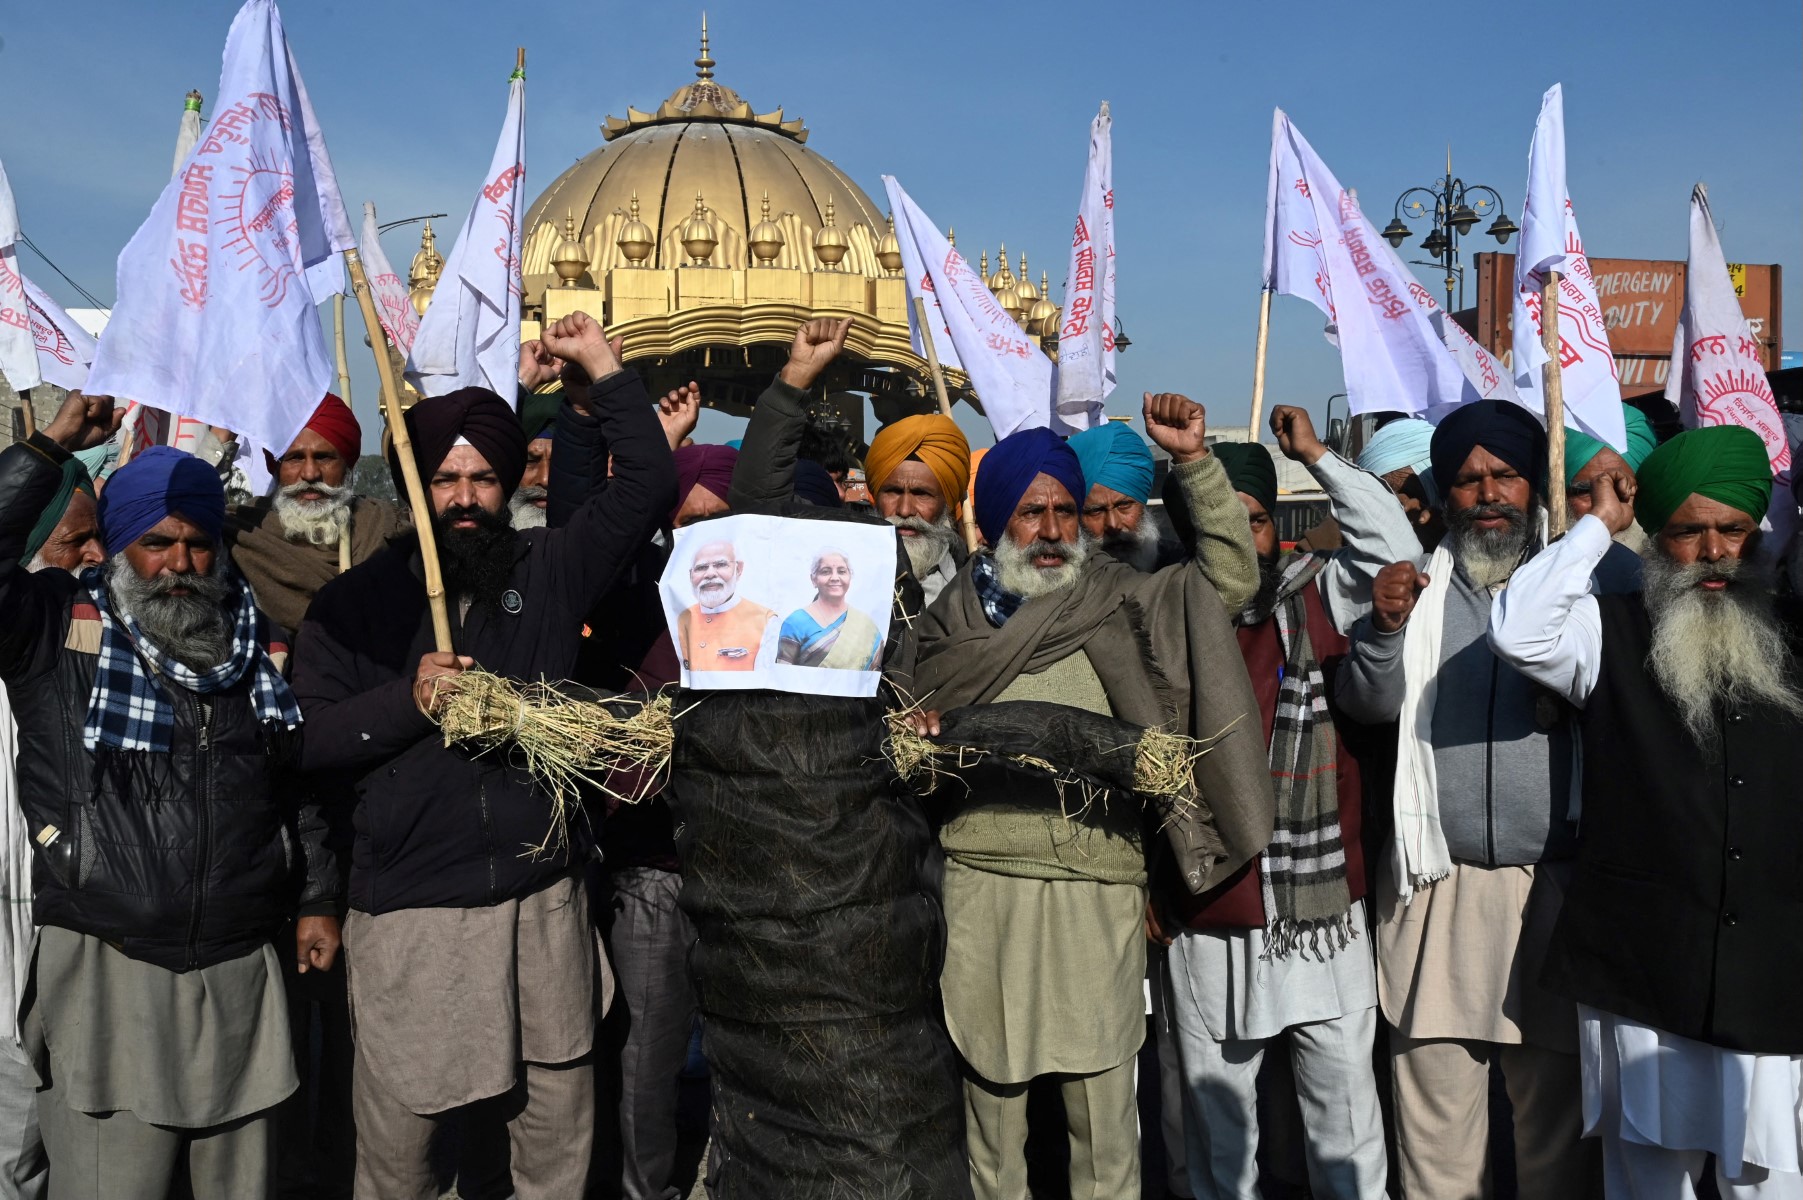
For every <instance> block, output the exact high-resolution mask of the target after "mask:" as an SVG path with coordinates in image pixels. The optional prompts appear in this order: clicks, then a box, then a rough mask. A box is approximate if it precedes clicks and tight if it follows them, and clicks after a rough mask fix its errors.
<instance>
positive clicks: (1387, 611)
mask: <svg viewBox="0 0 1803 1200" xmlns="http://www.w3.org/2000/svg"><path fill="white" fill-rule="evenodd" d="M1428 582H1429V581H1428V577H1427V576H1426V575H1423V574H1422V573H1421V572H1420V571H1418V570H1416V569H1415V564H1414V563H1408V562H1399V563H1391V564H1390V565H1389V566H1387V567H1385V568H1384V569H1383V570H1381V571H1379V572H1378V573H1377V578H1376V579H1375V580H1373V581H1372V584H1371V624H1372V625H1374V626H1376V627H1377V631H1378V632H1379V633H1395V632H1396V631H1397V630H1399V629H1401V628H1402V627H1403V626H1404V625H1406V624H1407V623H1408V620H1409V614H1410V613H1412V612H1414V611H1415V601H1416V600H1418V599H1419V598H1420V597H1421V589H1422V588H1424V587H1426V586H1427V585H1428Z"/></svg>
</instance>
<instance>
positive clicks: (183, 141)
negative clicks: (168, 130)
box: [169, 92, 201, 178]
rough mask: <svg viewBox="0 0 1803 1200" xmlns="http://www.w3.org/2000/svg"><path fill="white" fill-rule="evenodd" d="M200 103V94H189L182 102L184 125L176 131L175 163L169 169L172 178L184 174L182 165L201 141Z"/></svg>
mask: <svg viewBox="0 0 1803 1200" xmlns="http://www.w3.org/2000/svg"><path fill="white" fill-rule="evenodd" d="M200 103H201V100H200V93H199V92H189V93H188V95H187V98H186V99H185V100H183V101H182V123H181V124H180V125H178V126H176V129H175V163H174V165H173V166H171V167H170V168H169V174H170V177H171V178H173V177H174V176H177V175H180V174H181V173H182V164H183V163H185V162H187V161H188V155H189V154H190V153H192V152H193V150H194V143H196V142H198V141H199V140H200Z"/></svg>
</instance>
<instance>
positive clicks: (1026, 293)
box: [1014, 251, 1039, 308]
mask: <svg viewBox="0 0 1803 1200" xmlns="http://www.w3.org/2000/svg"><path fill="white" fill-rule="evenodd" d="M1014 294H1015V295H1016V296H1019V297H1020V306H1021V307H1022V308H1032V307H1033V302H1034V301H1035V300H1038V299H1039V289H1038V288H1036V287H1034V286H1033V279H1032V277H1031V276H1029V275H1028V274H1027V256H1026V253H1025V252H1024V251H1023V252H1022V254H1021V256H1020V282H1019V283H1017V284H1015V285H1014Z"/></svg>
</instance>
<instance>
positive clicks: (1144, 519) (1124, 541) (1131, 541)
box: [1102, 509, 1158, 575]
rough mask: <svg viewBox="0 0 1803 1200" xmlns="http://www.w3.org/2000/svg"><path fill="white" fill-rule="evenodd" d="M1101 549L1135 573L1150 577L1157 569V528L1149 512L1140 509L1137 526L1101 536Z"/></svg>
mask: <svg viewBox="0 0 1803 1200" xmlns="http://www.w3.org/2000/svg"><path fill="white" fill-rule="evenodd" d="M1102 549H1104V550H1106V551H1108V553H1109V554H1111V555H1113V556H1114V557H1115V558H1118V559H1120V560H1121V561H1122V562H1124V563H1126V564H1127V565H1128V566H1130V567H1132V568H1133V569H1134V570H1135V571H1138V572H1140V573H1141V574H1144V575H1150V574H1151V573H1152V572H1153V571H1155V570H1157V569H1158V526H1157V525H1156V524H1154V523H1153V521H1152V514H1151V512H1150V511H1149V510H1144V509H1142V510H1141V511H1140V515H1139V524H1138V525H1135V526H1134V527H1133V528H1132V529H1128V530H1124V531H1121V532H1119V533H1105V534H1103V535H1102Z"/></svg>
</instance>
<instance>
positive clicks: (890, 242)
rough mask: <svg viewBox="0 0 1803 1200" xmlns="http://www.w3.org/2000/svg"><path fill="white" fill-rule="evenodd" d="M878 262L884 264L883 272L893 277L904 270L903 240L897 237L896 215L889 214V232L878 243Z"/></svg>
mask: <svg viewBox="0 0 1803 1200" xmlns="http://www.w3.org/2000/svg"><path fill="white" fill-rule="evenodd" d="M876 260H877V261H878V262H879V263H882V264H883V270H885V271H887V272H888V273H889V274H891V275H893V274H895V273H896V272H897V271H899V270H901V269H902V252H901V239H899V238H897V237H896V236H895V214H894V213H890V214H889V231H888V232H887V233H885V234H884V235H883V240H882V241H881V242H879V243H877V248H876Z"/></svg>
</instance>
